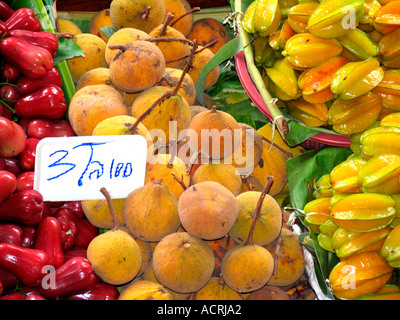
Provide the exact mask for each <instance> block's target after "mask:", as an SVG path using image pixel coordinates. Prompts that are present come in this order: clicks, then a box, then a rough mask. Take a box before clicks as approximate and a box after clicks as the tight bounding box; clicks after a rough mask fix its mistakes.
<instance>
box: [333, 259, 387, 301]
mask: <svg viewBox="0 0 400 320" xmlns="http://www.w3.org/2000/svg"><path fill="white" fill-rule="evenodd" d="M393 271H394V269H393V268H392V267H391V266H389V265H388V263H387V262H386V260H385V259H383V258H382V256H381V255H380V254H379V253H377V252H363V253H360V254H356V255H353V256H351V257H350V258H348V259H344V260H342V261H341V262H339V263H338V264H337V265H336V266H335V267H334V268H333V269H332V271H331V272H330V274H329V282H330V284H331V289H332V290H333V294H334V295H335V296H336V297H337V298H338V299H343V300H353V299H357V298H359V297H361V296H364V295H367V294H372V293H375V292H377V291H378V290H380V289H382V288H383V287H384V286H385V285H386V284H387V283H388V281H389V279H390V278H391V277H392V275H393Z"/></svg>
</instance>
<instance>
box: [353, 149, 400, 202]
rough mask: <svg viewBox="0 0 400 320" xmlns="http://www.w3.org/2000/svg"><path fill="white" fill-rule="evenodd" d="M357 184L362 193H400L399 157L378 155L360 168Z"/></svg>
mask: <svg viewBox="0 0 400 320" xmlns="http://www.w3.org/2000/svg"><path fill="white" fill-rule="evenodd" d="M358 183H359V184H361V190H362V192H372V193H381V194H387V195H392V194H396V193H399V192H400V155H397V154H380V155H376V156H374V157H372V158H371V159H369V160H368V161H367V163H366V164H365V166H364V167H362V168H361V170H360V172H359V174H358Z"/></svg>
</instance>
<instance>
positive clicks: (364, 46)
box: [338, 28, 379, 60]
mask: <svg viewBox="0 0 400 320" xmlns="http://www.w3.org/2000/svg"><path fill="white" fill-rule="evenodd" d="M338 40H339V42H340V44H341V45H342V46H343V47H344V48H346V49H347V50H349V51H350V52H351V53H352V54H354V55H355V56H356V57H357V58H358V59H360V60H366V59H368V58H372V57H375V56H377V55H378V54H379V46H378V44H377V43H376V42H375V40H374V39H372V38H371V36H369V34H368V33H366V32H364V31H361V30H360V29H358V28H356V29H352V30H350V31H349V32H348V33H347V34H346V35H344V36H343V37H339V38H338Z"/></svg>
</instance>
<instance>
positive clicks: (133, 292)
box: [118, 280, 174, 300]
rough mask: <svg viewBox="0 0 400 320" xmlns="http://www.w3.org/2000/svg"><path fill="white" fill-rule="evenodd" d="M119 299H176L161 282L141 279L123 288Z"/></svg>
mask: <svg viewBox="0 0 400 320" xmlns="http://www.w3.org/2000/svg"><path fill="white" fill-rule="evenodd" d="M118 300H174V299H173V297H172V296H171V294H170V293H169V292H168V290H167V289H166V288H164V287H163V286H162V285H161V284H159V283H155V282H151V281H147V280H139V281H135V282H133V283H132V284H130V285H129V286H127V287H126V288H124V290H122V292H121V294H120V296H119V298H118Z"/></svg>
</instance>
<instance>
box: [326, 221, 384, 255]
mask: <svg viewBox="0 0 400 320" xmlns="http://www.w3.org/2000/svg"><path fill="white" fill-rule="evenodd" d="M391 230H392V228H391V227H389V226H388V227H385V228H382V229H379V230H374V231H370V232H353V231H349V230H347V229H344V228H338V229H337V230H336V231H335V233H334V234H333V235H332V248H333V249H334V250H335V253H336V256H337V257H338V258H339V259H346V258H348V257H350V256H351V255H353V254H357V253H361V252H368V251H375V252H379V251H380V250H381V248H382V245H383V243H384V241H385V239H386V237H387V236H388V235H389V233H390V231H391Z"/></svg>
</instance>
